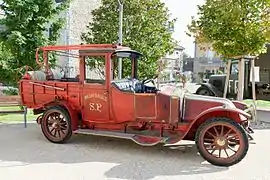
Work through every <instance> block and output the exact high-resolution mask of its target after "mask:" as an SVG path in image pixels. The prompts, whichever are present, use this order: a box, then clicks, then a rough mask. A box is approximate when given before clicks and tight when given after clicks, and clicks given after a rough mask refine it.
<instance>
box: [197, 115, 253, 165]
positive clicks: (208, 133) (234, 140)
mask: <svg viewBox="0 0 270 180" xmlns="http://www.w3.org/2000/svg"><path fill="white" fill-rule="evenodd" d="M195 142H196V145H197V148H198V151H199V153H200V154H201V156H202V157H203V158H204V159H205V160H207V161H208V162H209V163H211V164H213V165H216V166H225V167H228V166H232V165H234V164H237V163H239V162H240V161H241V160H242V159H243V158H244V157H245V156H246V154H247V151H248V149H249V140H248V136H247V134H246V132H245V130H244V128H243V127H242V126H241V125H240V124H238V123H236V122H235V121H233V120H231V119H228V118H213V119H211V120H208V121H206V122H204V123H203V124H202V125H201V126H200V127H199V129H198V130H197V133H196V137H195Z"/></svg>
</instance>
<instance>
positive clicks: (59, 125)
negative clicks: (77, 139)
mask: <svg viewBox="0 0 270 180" xmlns="http://www.w3.org/2000/svg"><path fill="white" fill-rule="evenodd" d="M41 129H42V132H43V134H44V136H45V137H46V138H47V139H48V140H49V141H50V142H53V143H65V142H67V141H68V140H69V139H70V137H71V135H72V129H71V118H70V116H69V114H68V112H67V111H66V110H65V109H64V108H62V107H60V106H55V107H51V108H49V109H47V110H46V111H45V112H44V114H43V117H42V120H41Z"/></svg>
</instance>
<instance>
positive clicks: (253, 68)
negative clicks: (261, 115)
mask: <svg viewBox="0 0 270 180" xmlns="http://www.w3.org/2000/svg"><path fill="white" fill-rule="evenodd" d="M251 73H252V74H251V77H252V78H251V80H252V99H253V105H254V107H255V112H254V113H255V114H254V115H255V117H256V119H255V121H256V122H257V104H256V88H255V58H252V59H251Z"/></svg>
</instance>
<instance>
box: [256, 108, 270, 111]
mask: <svg viewBox="0 0 270 180" xmlns="http://www.w3.org/2000/svg"><path fill="white" fill-rule="evenodd" d="M256 110H257V111H265V112H270V109H266V108H256Z"/></svg>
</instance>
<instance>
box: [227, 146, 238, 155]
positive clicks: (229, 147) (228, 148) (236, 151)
mask: <svg viewBox="0 0 270 180" xmlns="http://www.w3.org/2000/svg"><path fill="white" fill-rule="evenodd" d="M228 149H230V150H231V151H233V152H234V153H237V151H236V150H234V149H232V148H231V147H230V146H228Z"/></svg>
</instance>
